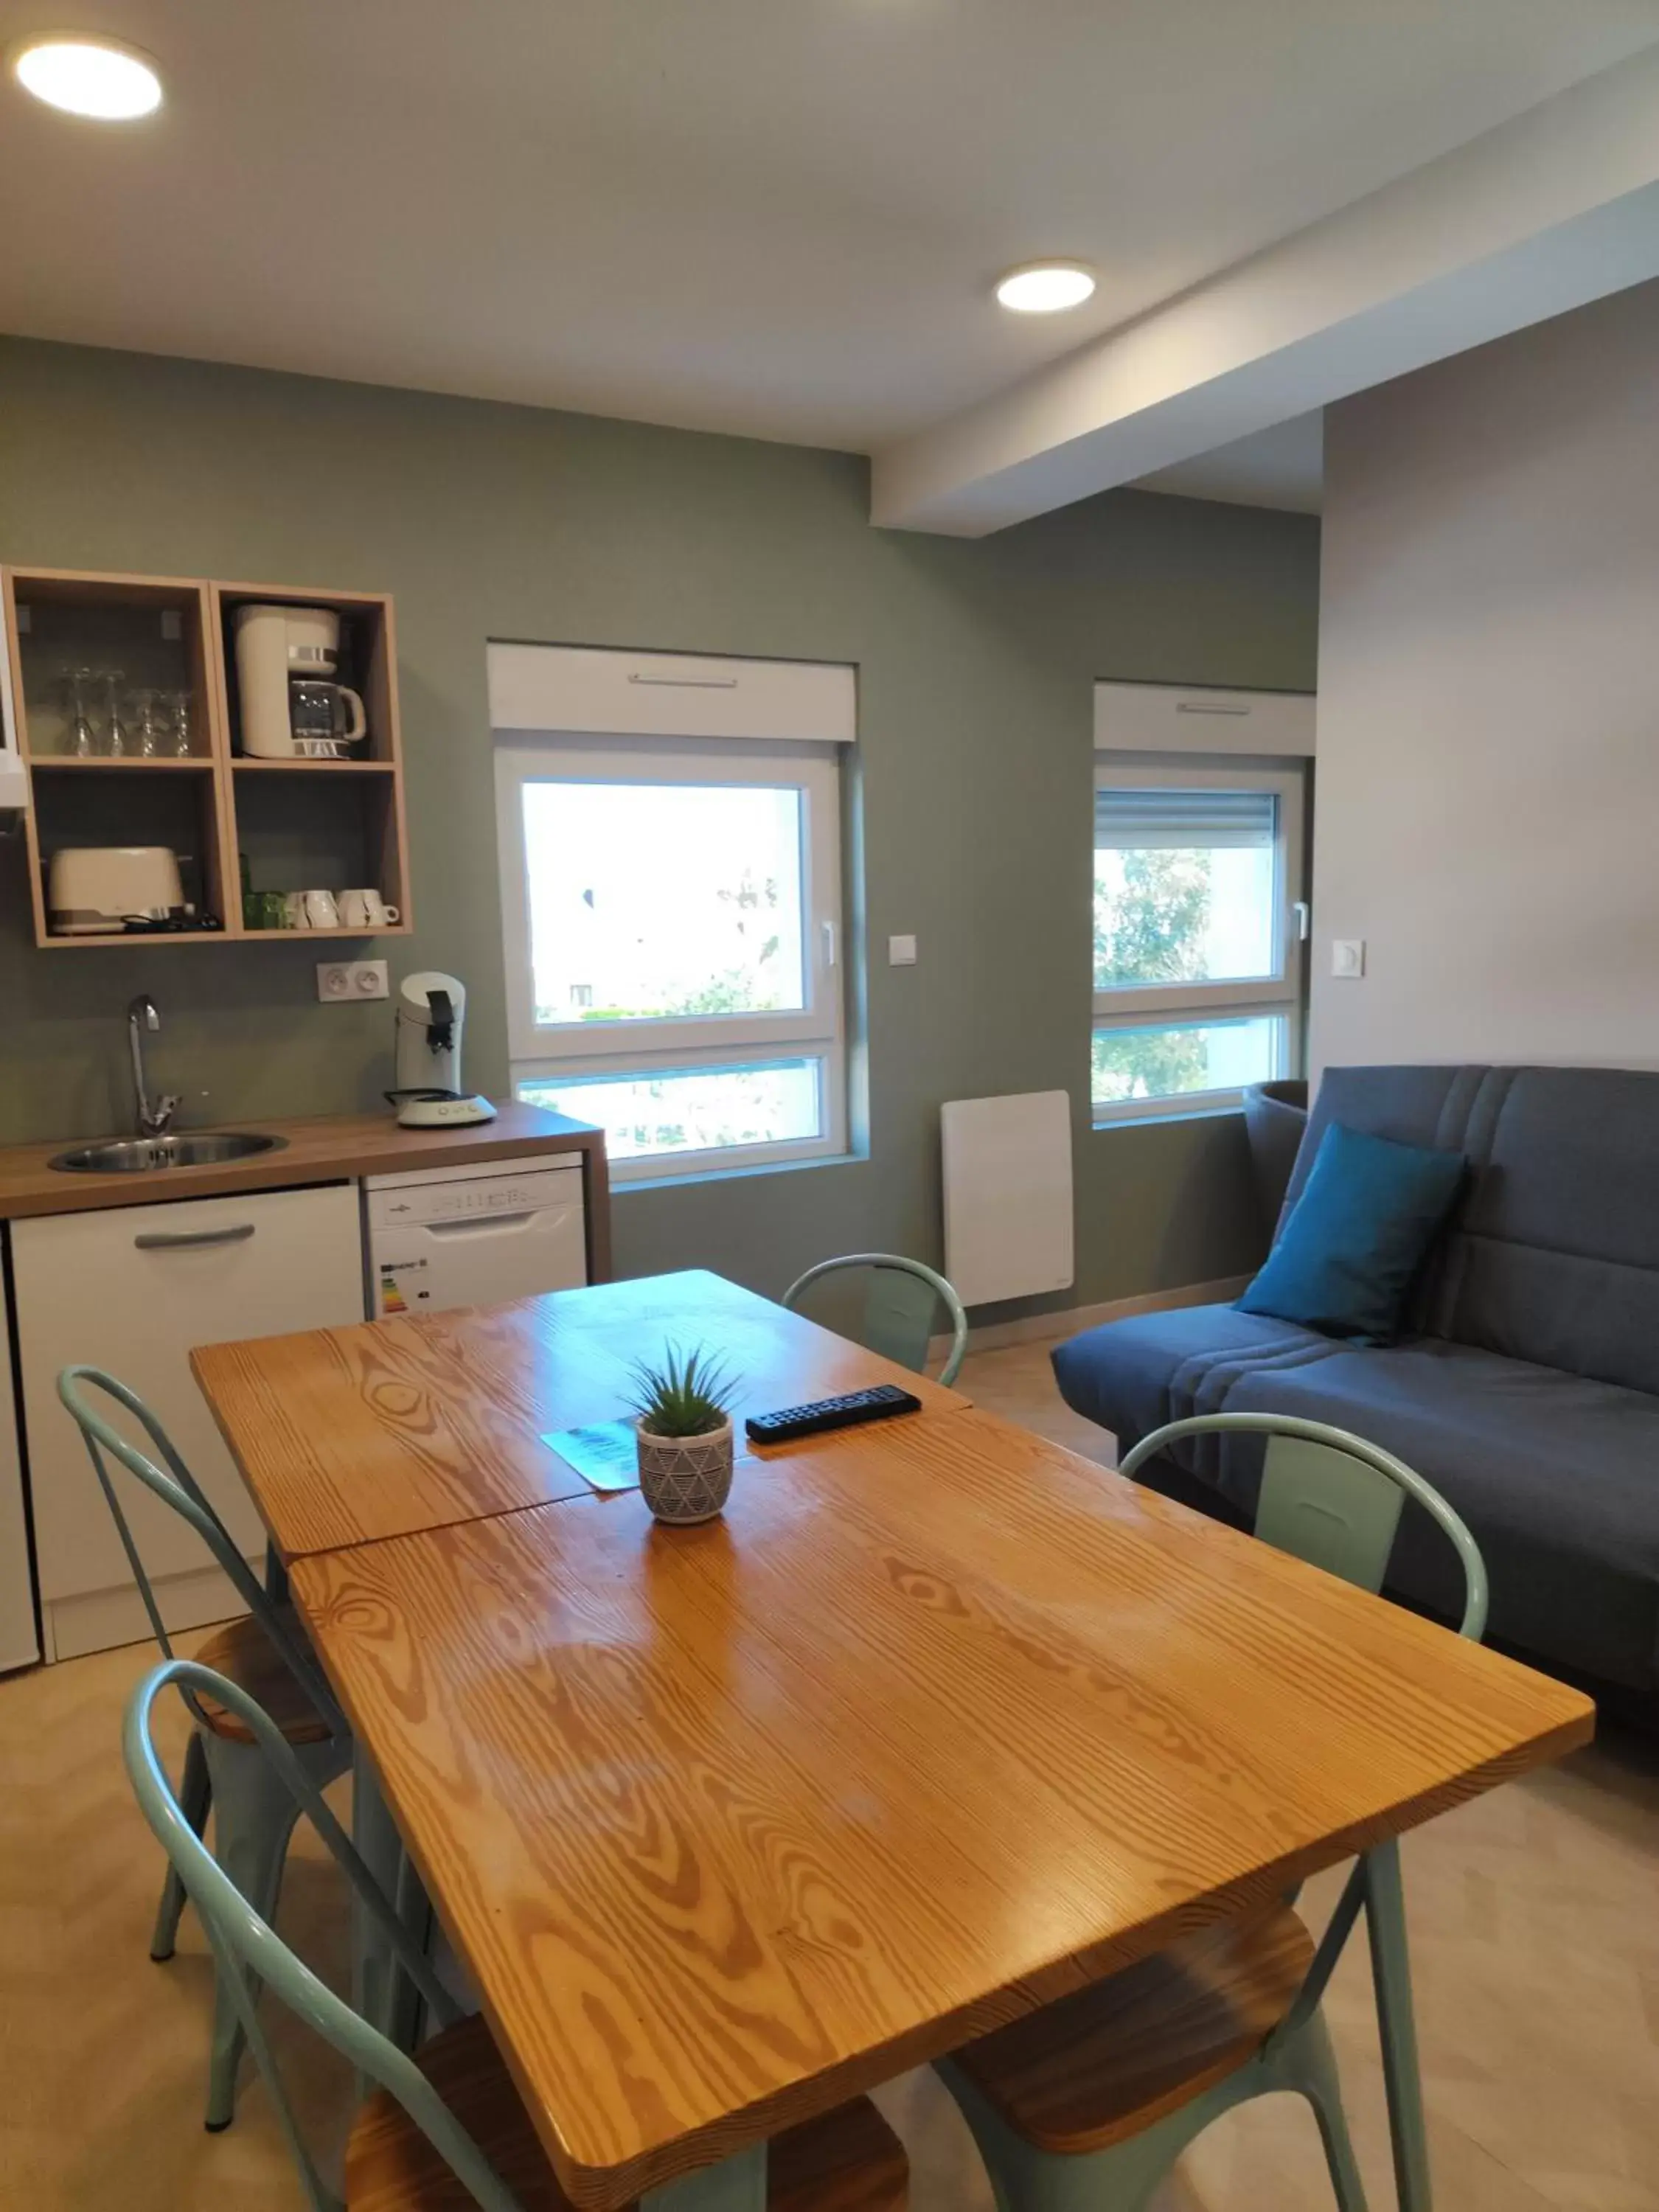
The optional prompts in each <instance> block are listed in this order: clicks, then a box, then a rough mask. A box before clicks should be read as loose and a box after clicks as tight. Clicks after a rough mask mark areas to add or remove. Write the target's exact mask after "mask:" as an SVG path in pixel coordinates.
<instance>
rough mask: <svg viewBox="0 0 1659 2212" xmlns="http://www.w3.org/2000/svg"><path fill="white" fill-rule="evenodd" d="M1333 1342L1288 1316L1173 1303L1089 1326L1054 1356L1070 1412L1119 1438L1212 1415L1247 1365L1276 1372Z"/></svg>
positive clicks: (1331, 1348) (1330, 1349)
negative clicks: (1171, 1307) (1165, 1310)
mask: <svg viewBox="0 0 1659 2212" xmlns="http://www.w3.org/2000/svg"><path fill="white" fill-rule="evenodd" d="M1340 1348H1341V1347H1340V1346H1338V1345H1336V1344H1334V1343H1333V1342H1332V1341H1331V1340H1330V1339H1329V1338H1328V1337H1325V1336H1317V1335H1316V1334H1314V1332H1313V1331H1312V1330H1311V1329H1307V1328H1297V1326H1296V1324H1295V1323H1294V1322H1285V1321H1274V1320H1272V1319H1270V1318H1269V1317H1268V1316H1265V1315H1261V1314H1248V1313H1241V1312H1240V1311H1239V1310H1238V1308H1237V1306H1181V1307H1177V1308H1176V1310H1173V1311H1172V1312H1169V1313H1149V1314H1136V1315H1134V1316H1132V1317H1131V1318H1130V1319H1129V1320H1127V1321H1114V1322H1104V1323H1103V1324H1102V1326H1101V1327H1100V1328H1091V1329H1088V1330H1086V1331H1085V1333H1084V1334H1083V1335H1081V1336H1074V1337H1073V1338H1072V1339H1071V1340H1070V1341H1069V1342H1068V1343H1066V1344H1060V1345H1056V1346H1055V1347H1054V1353H1053V1362H1054V1378H1055V1380H1056V1381H1057V1382H1058V1383H1059V1385H1060V1396H1061V1397H1062V1398H1064V1399H1065V1401H1066V1404H1067V1405H1068V1406H1070V1407H1072V1409H1073V1412H1074V1413H1081V1414H1083V1415H1084V1416H1085V1419H1088V1420H1091V1421H1098V1422H1099V1423H1100V1425H1101V1426H1102V1428H1103V1429H1110V1430H1111V1431H1113V1432H1114V1434H1115V1435H1116V1437H1118V1439H1119V1441H1120V1443H1125V1442H1126V1440H1127V1442H1133V1439H1134V1438H1135V1437H1144V1436H1146V1435H1147V1434H1148V1433H1149V1432H1150V1431H1152V1430H1153V1429H1158V1428H1162V1427H1163V1425H1164V1422H1165V1421H1178V1420H1183V1419H1185V1418H1186V1417H1187V1415H1188V1414H1189V1413H1217V1412H1218V1411H1219V1410H1220V1408H1221V1407H1222V1405H1223V1403H1224V1402H1225V1399H1226V1396H1227V1393H1228V1392H1229V1391H1230V1390H1231V1388H1232V1387H1233V1385H1234V1383H1236V1382H1237V1380H1238V1378H1239V1376H1241V1375H1243V1373H1245V1372H1246V1371H1247V1370H1253V1369H1255V1368H1258V1367H1261V1368H1264V1369H1267V1370H1272V1371H1275V1372H1276V1371H1278V1370H1279V1369H1280V1368H1283V1367H1286V1366H1297V1365H1300V1364H1302V1363H1303V1362H1304V1361H1307V1360H1317V1359H1326V1358H1330V1357H1331V1356H1332V1354H1334V1352H1337V1351H1339V1350H1340Z"/></svg>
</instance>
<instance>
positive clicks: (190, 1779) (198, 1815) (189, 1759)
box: [149, 1728, 213, 1966]
mask: <svg viewBox="0 0 1659 2212" xmlns="http://www.w3.org/2000/svg"><path fill="white" fill-rule="evenodd" d="M212 1797H213V1788H212V1784H210V1781H209V1779H208V1765H207V1753H206V1752H205V1751H204V1749H203V1747H202V1737H201V1731H200V1730H199V1729H194V1728H193V1729H191V1732H190V1743H189V1746H188V1747H187V1748H186V1750H185V1771H184V1775H183V1777H182V1778H181V1779H180V1781H179V1811H180V1812H181V1813H182V1814H184V1816H185V1820H188V1821H189V1822H190V1825H191V1828H192V1829H193V1830H194V1831H195V1832H196V1833H197V1835H198V1836H199V1835H200V1834H201V1832H202V1831H203V1830H204V1828H205V1827H206V1826H207V1816H208V1807H209V1805H210V1803H211V1802H212ZM184 1909H185V1885H184V1883H183V1882H182V1881H179V1874H178V1869H176V1868H175V1867H174V1866H173V1863H172V1862H171V1861H169V1862H168V1864H167V1880H166V1881H164V1882H163V1883H162V1885H161V1905H160V1906H159V1908H158V1909H157V1911H156V1915H155V1930H154V1932H153V1934H152V1935H151V1936H150V1939H149V1955H150V1957H151V1958H152V1959H154V1960H155V1961H156V1963H157V1965H158V1966H159V1965H160V1964H161V1962H162V1961H163V1960H167V1959H170V1958H171V1957H172V1956H173V1946H174V1944H175V1943H176V1942H177V1941H178V1936H179V1916H180V1915H181V1914H182V1912H183V1911H184Z"/></svg>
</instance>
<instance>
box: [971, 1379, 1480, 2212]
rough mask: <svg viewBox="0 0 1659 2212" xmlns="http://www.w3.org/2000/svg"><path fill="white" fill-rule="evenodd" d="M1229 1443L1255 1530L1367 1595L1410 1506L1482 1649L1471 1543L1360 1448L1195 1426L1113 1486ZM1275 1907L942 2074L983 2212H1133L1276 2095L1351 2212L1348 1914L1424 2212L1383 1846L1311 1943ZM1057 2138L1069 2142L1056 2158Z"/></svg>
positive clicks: (1305, 1435)
mask: <svg viewBox="0 0 1659 2212" xmlns="http://www.w3.org/2000/svg"><path fill="white" fill-rule="evenodd" d="M1230 1432H1231V1433H1234V1434H1237V1433H1249V1434H1255V1435H1260V1436H1265V1437H1267V1440H1268V1441H1267V1455H1266V1460H1265V1462H1264V1466H1263V1470H1262V1478H1261V1497H1260V1500H1259V1502H1258V1504H1257V1509H1256V1517H1255V1534H1257V1535H1258V1536H1259V1537H1261V1539H1262V1540H1263V1541H1264V1542H1267V1543H1270V1544H1273V1545H1274V1546H1275V1547H1277V1548H1278V1549H1279V1550H1280V1551H1285V1552H1290V1553H1294V1554H1295V1556H1296V1557H1297V1558H1298V1559H1306V1560H1307V1561H1309V1562H1310V1564H1311V1565H1315V1566H1317V1567H1322V1568H1323V1569H1324V1570H1325V1571H1327V1572H1328V1573H1330V1574H1334V1575H1339V1576H1340V1577H1342V1579H1343V1580H1344V1581H1346V1582H1350V1583H1357V1584H1358V1586H1359V1587H1360V1588H1361V1589H1368V1590H1372V1591H1379V1590H1380V1589H1382V1586H1383V1577H1384V1575H1385V1574H1386V1573H1387V1571H1388V1564H1389V1556H1390V1554H1391V1553H1392V1552H1393V1549H1394V1541H1395V1532H1396V1530H1397V1529H1398V1528H1399V1524H1400V1517H1401V1511H1402V1510H1403V1509H1404V1505H1405V1503H1406V1500H1407V1498H1411V1499H1413V1501H1414V1502H1415V1503H1416V1504H1419V1505H1420V1506H1421V1507H1422V1508H1423V1510H1425V1512H1427V1513H1428V1514H1429V1515H1430V1516H1431V1518H1432V1519H1433V1520H1434V1521H1435V1522H1436V1523H1437V1525H1438V1526H1439V1528H1441V1529H1443V1531H1444V1533H1445V1534H1446V1536H1447V1538H1448V1539H1449V1541H1450V1542H1451V1544H1452V1546H1453V1547H1454V1549H1455V1552H1456V1553H1457V1556H1458V1559H1459V1560H1460V1562H1461V1563H1462V1570H1463V1582H1464V1607H1463V1618H1462V1623H1461V1625H1460V1629H1459V1633H1460V1634H1462V1635H1464V1636H1468V1637H1472V1638H1476V1639H1478V1638H1480V1635H1481V1633H1482V1632H1483V1630H1484V1628H1485V1626H1486V1598H1487V1590H1486V1566H1485V1564H1484V1562H1483V1561H1482V1559H1481V1557H1480V1548H1479V1547H1478V1546H1477V1545H1476V1543H1475V1541H1474V1537H1473V1536H1472V1535H1471V1534H1469V1531H1468V1528H1467V1527H1466V1526H1465V1525H1464V1523H1463V1522H1462V1520H1461V1519H1460V1518H1459V1516H1458V1515H1457V1514H1456V1513H1455V1512H1454V1511H1453V1510H1452V1508H1451V1507H1450V1506H1449V1504H1447V1503H1446V1501H1445V1499H1444V1498H1442V1497H1441V1495H1440V1493H1439V1492H1438V1491H1437V1490H1436V1489H1435V1488H1434V1487H1433V1486H1432V1485H1431V1483H1428V1482H1425V1480H1424V1479H1423V1477H1422V1476H1421V1475H1419V1474H1417V1473H1416V1472H1415V1471H1414V1470H1413V1468H1409V1467H1407V1466H1406V1465H1405V1464H1404V1462H1402V1461H1400V1460H1397V1459H1395V1457H1394V1456H1393V1455H1392V1454H1391V1453H1389V1452H1385V1451H1383V1450H1381V1449H1378V1447H1377V1446H1376V1445H1375V1444H1370V1443H1366V1442H1365V1440H1364V1438H1363V1437H1356V1436H1352V1435H1350V1434H1349V1433H1348V1432H1347V1431H1346V1430H1343V1429H1337V1428H1333V1427H1331V1426H1329V1425H1328V1424H1327V1423H1325V1422H1322V1421H1308V1420H1302V1419H1297V1418H1296V1417H1294V1416H1291V1415H1285V1414H1278V1413H1209V1414H1200V1415H1197V1416H1195V1417H1194V1418H1193V1419H1189V1420H1182V1421H1171V1422H1170V1423H1169V1424H1168V1425H1166V1426H1165V1427H1164V1428H1161V1429H1158V1430H1155V1431H1153V1433H1152V1435H1150V1436H1147V1437H1142V1438H1141V1440H1140V1442H1139V1443H1137V1444H1136V1445H1135V1446H1134V1447H1133V1449H1132V1450H1131V1451H1129V1452H1128V1453H1127V1454H1126V1455H1125V1456H1124V1458H1123V1460H1122V1462H1121V1465H1120V1468H1119V1472H1120V1473H1121V1474H1126V1475H1133V1474H1134V1472H1135V1470H1136V1468H1139V1467H1141V1466H1144V1465H1145V1463H1146V1461H1147V1460H1149V1459H1151V1458H1152V1457H1153V1456H1154V1455H1155V1454H1157V1453H1158V1452H1161V1451H1163V1450H1164V1449H1166V1448H1167V1447H1168V1446H1169V1445H1170V1444H1171V1443H1176V1442H1178V1441H1179V1440H1180V1439H1181V1438H1182V1437H1194V1436H1209V1435H1214V1434H1217V1433H1221V1434H1227V1433H1230ZM1291 1901H1293V1900H1287V1901H1286V1902H1285V1905H1282V1906H1280V1907H1279V1908H1276V1909H1275V1910H1274V1911H1273V1912H1270V1913H1268V1914H1267V1915H1266V1916H1263V1917H1261V1918H1260V1919H1257V1920H1254V1921H1250V1922H1247V1923H1239V1924H1238V1925H1237V1926H1232V1927H1228V1926H1223V1927H1221V1928H1219V1929H1206V1930H1204V1931H1202V1933H1201V1934H1200V1935H1199V1936H1194V1937H1190V1938H1187V1939H1184V1940H1183V1941H1182V1942H1180V1943H1177V1944H1176V1945H1175V1946H1173V1947H1172V1948H1171V1949H1170V1951H1168V1952H1165V1953H1163V1954H1159V1955H1158V1957H1157V1958H1155V1959H1153V1960H1146V1961H1143V1962H1142V1964H1141V1965H1140V1966H1137V1967H1132V1968H1130V1969H1129V1970H1128V1971H1127V1972H1126V1973H1124V1974H1122V1975H1119V1976H1115V1977H1114V1978H1111V1979H1110V1980H1109V1981H1108V1982H1105V1983H1103V1984H1097V1985H1096V1986H1095V1988H1093V1989H1091V1990H1083V1991H1081V1992H1079V1994H1078V1995H1077V1996H1074V1997H1068V1998H1065V1999H1062V2000H1061V2001H1060V2003H1059V2004H1057V2005H1054V2006H1050V2007H1048V2008H1046V2009H1045V2010H1044V2011H1043V2012H1042V2013H1039V2014H1036V2015H1032V2016H1031V2017H1030V2019H1028V2020H1024V2021H1015V2022H1014V2023H1013V2024H1012V2026H1011V2027H1007V2028H1001V2029H998V2030H995V2031H994V2033H992V2034H990V2035H988V2036H986V2037H984V2038H982V2039H981V2041H980V2042H978V2043H976V2044H973V2045H969V2046H968V2047H967V2048H966V2049H965V2050H963V2051H958V2052H957V2053H956V2054H955V2055H954V2057H951V2058H949V2059H945V2060H944V2061H942V2062H940V2063H939V2068H938V2071H939V2074H940V2075H941V2077H942V2078H943V2080H944V2081H945V2086H946V2087H947V2088H948V2089H949V2090H950V2091H951V2094H952V2096H953V2097H954V2098H955V2099H956V2100H957V2104H958V2106H960V2107H961V2109H962V2112H963V2115H964V2117H965V2118H966V2119H967V2121H968V2124H969V2127H970V2128H971V2129H972V2130H973V2133H974V2136H975V2141H976V2142H978V2145H979V2148H980V2152H981V2156H982V2157H983V2158H984V2160H985V2162H986V2165H987V2169H988V2170H989V2172H990V2174H991V2179H992V2183H993V2186H994V2190H995V2192H996V2198H997V2203H998V2207H999V2212H1141V2208H1143V2207H1145V2206H1146V2204H1148V2203H1150V2201H1151V2199H1152V2196H1153V2194H1154V2193H1155V2191H1157V2190H1158V2187H1159V2186H1160V2185H1161V2184H1162V2182H1163V2181H1164V2179H1165V2178H1166V2177H1167V2175H1168V2173H1169V2171H1170V2167H1171V2166H1173V2165H1174V2163H1175V2161H1176V2159H1177V2158H1179V2156H1180V2155H1181V2154H1182V2151H1183V2150H1185V2149H1186V2148H1187V2147H1188V2144H1189V2143H1191V2142H1193V2141H1194V2138H1195V2137H1196V2136H1199V2135H1200V2134H1201V2133H1202V2131H1203V2130H1205V2129H1206V2128H1207V2127H1208V2126H1209V2124H1211V2122H1212V2120H1215V2119H1218V2118H1219V2117H1220V2116H1221V2114H1222V2113H1223V2112H1229V2111H1231V2109H1232V2108H1233V2107H1234V2106H1237V2105H1241V2104H1243V2103H1245V2102H1247V2101H1248V2100H1250V2099H1252V2098H1255V2097H1260V2096H1265V2095H1267V2094H1268V2093H1270V2092H1272V2091H1274V2090H1279V2089H1289V2090H1294V2091H1296V2092H1297V2093H1299V2094H1300V2095H1302V2096H1303V2097H1304V2098H1305V2099H1306V2100H1307V2101H1308V2102H1309V2104H1310V2106H1312V2108H1313V2112H1314V2116H1315V2118H1316V2121H1317V2123H1318V2125H1319V2131H1320V2136H1321V2138H1322V2142H1323V2144H1324V2148H1325V2154H1326V2160H1327V2163H1328V2166H1329V2169H1330V2176H1331V2184H1332V2187H1333V2189H1334V2192H1335V2198H1336V2203H1337V2205H1338V2207H1339V2212H1365V2195H1364V2185H1363V2183H1362V2182H1361V2179H1360V2176H1359V2170H1358V2166H1357V2165H1356V2163H1355V2161H1354V2155H1353V2148H1352V2142H1350V2140H1349V2136H1348V2130H1347V2123H1346V2118H1344V2115H1343V2111H1342V2103H1341V2092H1340V2083H1339V2081H1338V2076H1337V2069H1336V2060H1335V2055H1334V2051H1333V2050H1332V2048H1331V2043H1330V2037H1329V2034H1328V2031H1327V2029H1326V2027H1325V2023H1324V2020H1323V2017H1322V2011H1321V2004H1322V1999H1323V1997H1324V1994H1325V1990H1326V1987H1327V1985H1328V1983H1329V1980H1330V1977H1331V1974H1332V1972H1333V1971H1334V1967H1335V1966H1336V1963H1337V1960H1339V1958H1340V1956H1341V1954H1342V1951H1343V1948H1344V1947H1345V1946H1346V1942H1347V1940H1348V1937H1349V1936H1350V1935H1351V1934H1352V1930H1353V1926H1354V1923H1355V1922H1356V1920H1357V1919H1358V1916H1359V1914H1360V1912H1361V1911H1362V1910H1363V1911H1364V1915H1365V1926H1366V1933H1367V1936H1368V1937H1369V1940H1370V1954H1371V1969H1372V1975H1373V1979H1374V1982H1375V1985H1376V2006H1377V2021H1378V2027H1379V2031H1380V2036H1381V2041H1382V2046H1383V2076H1384V2081H1385V2084H1386V2087H1387V2090H1388V2098H1389V2132H1390V2136H1391V2139H1392V2148H1393V2152H1394V2165H1395V2185H1396V2189H1397V2191H1398V2195H1399V2201H1400V2204H1401V2212H1431V2185H1430V2179H1429V2166H1428V2150H1427V2139H1426V2135H1425V2129H1424V2122H1423V2102H1422V2086H1421V2082H1420V2080H1419V2072H1418V2061H1417V2041H1416V2029H1415V2025H1414V2022H1413V2015H1412V1996H1411V1977H1410V1968H1409V1964H1408V1960H1407V1948H1406V1920H1405V1900H1404V1895H1403V1892H1402V1890H1401V1875H1400V1846H1399V1844H1398V1842H1397V1840H1395V1839H1392V1838H1391V1839H1390V1840H1389V1842H1387V1843H1385V1844H1377V1845H1376V1846H1374V1847H1373V1848H1372V1849H1371V1850H1369V1851H1367V1852H1366V1853H1365V1854H1364V1857H1362V1858H1361V1859H1360V1860H1359V1862H1358V1864H1357V1866H1356V1867H1355V1869H1354V1871H1353V1873H1352V1875H1351V1876H1350V1878H1349V1881H1348V1882H1347V1885H1346V1887H1345V1889H1344V1890H1343V1893H1342V1895H1341V1898H1340V1899H1339V1901H1338V1904H1337V1906H1336V1909H1335V1911H1334V1913H1333V1914H1332V1916H1331V1918H1330V1921H1329V1923H1328V1926H1327V1927H1326V1929H1325V1932H1324V1934H1323V1936H1322V1937H1321V1938H1320V1941H1319V1942H1318V1945H1317V1947H1316V1946H1315V1945H1314V1944H1313V1942H1312V1940H1311V1939H1310V1937H1309V1936H1307V1934H1306V1931H1305V1930H1304V1929H1303V1928H1302V1924H1301V1923H1300V1921H1299V1920H1297V1917H1296V1916H1295V1914H1294V1913H1293V1912H1292V1911H1291V1910H1290V1904H1291ZM1292 1966H1293V1967H1294V1972H1290V1971H1287V1969H1288V1968H1291V1967H1292ZM1160 2036H1162V2037H1163V2038H1164V2039H1165V2041H1166V2043H1167V2044H1168V2045H1169V2047H1170V2050H1171V2051H1173V2052H1175V2053H1176V2056H1175V2057H1172V2058H1171V2059H1170V2063H1169V2064H1168V2066H1167V2067H1166V2069H1165V2072H1164V2076H1163V2077H1162V2078H1161V2079H1160V2077H1159V2076H1158V2070H1157V2068H1156V2066H1155V2065H1154V2064H1153V2063H1152V2061H1151V2059H1149V2056H1148V2054H1149V2052H1152V2053H1155V2052H1156V2051H1157V2049H1158V2039H1159V2037H1160ZM1183 2063H1185V2064H1186V2065H1187V2066H1188V2069H1189V2070H1188V2072H1187V2073H1186V2074H1185V2075H1184V2076H1183V2075H1182V2070H1181V2069H1182V2064H1183ZM1091 2067H1092V2068H1093V2069H1094V2071H1093V2074H1092V2075H1091V2071H1090V2069H1091ZM1079 2077H1080V2078H1081V2084H1082V2086H1081V2087H1079ZM1068 2097H1069V2100H1070V2102H1069V2105H1068V2101H1067V2100H1068ZM1091 2100H1092V2108H1091ZM1079 2111H1081V2112H1083V2113H1084V2114H1085V2116H1086V2117H1085V2119H1084V2121H1083V2122H1082V2123H1081V2124H1079ZM1068 2129H1069V2140H1070V2143H1071V2144H1072V2145H1073V2146H1075V2147H1073V2148H1059V2147H1058V2146H1059V2144H1060V2139H1061V2137H1062V2136H1065V2135H1066V2131H1067V2130H1068ZM1038 2137H1041V2138H1042V2140H1037V2139H1036V2138H1038ZM1085 2142H1091V2143H1092V2142H1097V2143H1098V2144H1099V2147H1098V2148H1085V2147H1084V2146H1085Z"/></svg>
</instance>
